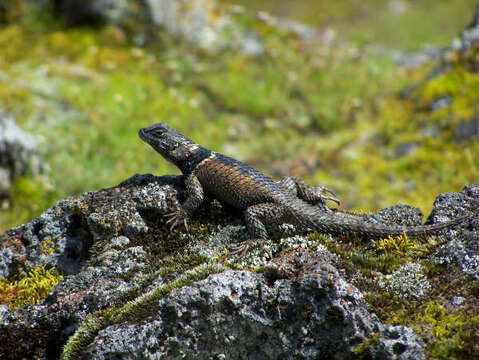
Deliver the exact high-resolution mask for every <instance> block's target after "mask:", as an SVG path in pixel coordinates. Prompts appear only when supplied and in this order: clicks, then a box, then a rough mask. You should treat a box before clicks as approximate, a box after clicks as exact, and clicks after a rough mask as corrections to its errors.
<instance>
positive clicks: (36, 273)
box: [0, 265, 62, 309]
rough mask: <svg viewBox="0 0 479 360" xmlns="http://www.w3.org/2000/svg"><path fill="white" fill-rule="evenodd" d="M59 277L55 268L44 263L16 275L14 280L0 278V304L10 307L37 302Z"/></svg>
mask: <svg viewBox="0 0 479 360" xmlns="http://www.w3.org/2000/svg"><path fill="white" fill-rule="evenodd" d="M61 279H62V276H61V275H60V274H59V273H58V271H57V270H56V269H54V268H52V269H46V268H45V266H44V265H40V266H39V267H37V268H34V269H33V270H31V271H29V272H28V273H26V274H25V273H22V274H20V275H18V276H17V279H16V280H9V279H5V278H0V304H4V305H7V306H8V307H10V308H11V309H16V308H19V307H23V306H27V305H33V304H38V303H39V302H40V301H41V300H43V299H44V298H45V297H46V296H47V294H48V293H49V292H50V290H51V289H52V288H53V287H54V286H55V285H56V284H58V283H59V282H60V280H61Z"/></svg>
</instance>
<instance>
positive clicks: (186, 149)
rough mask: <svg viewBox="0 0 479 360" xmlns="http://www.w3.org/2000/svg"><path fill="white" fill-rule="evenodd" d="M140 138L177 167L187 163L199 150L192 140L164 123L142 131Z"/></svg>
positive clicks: (139, 133)
mask: <svg viewBox="0 0 479 360" xmlns="http://www.w3.org/2000/svg"><path fill="white" fill-rule="evenodd" d="M138 135H139V136H140V138H141V139H142V140H143V141H145V142H147V143H148V144H150V145H151V147H153V149H155V150H156V151H157V152H158V153H160V155H161V156H163V157H164V158H165V159H166V160H168V161H170V162H172V163H173V164H175V165H179V164H182V163H184V162H185V161H187V160H188V159H189V158H190V157H191V156H192V155H194V153H195V150H196V149H197V148H198V145H196V144H195V143H194V142H193V141H192V140H190V139H188V138H187V137H186V136H184V135H183V134H182V133H180V132H179V131H176V130H175V129H172V128H170V127H169V126H168V125H166V124H164V123H158V124H155V125H151V126H148V127H146V128H142V129H140V131H139V132H138Z"/></svg>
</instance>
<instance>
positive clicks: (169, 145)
mask: <svg viewBox="0 0 479 360" xmlns="http://www.w3.org/2000/svg"><path fill="white" fill-rule="evenodd" d="M139 136H140V138H141V139H142V140H144V141H145V142H147V143H148V144H150V145H151V146H152V147H153V148H154V149H155V150H156V151H157V152H158V153H160V154H161V155H162V156H163V157H164V158H165V159H166V160H168V161H170V162H172V163H173V164H175V165H176V166H177V167H178V168H179V169H180V170H181V172H182V173H183V176H184V177H185V184H186V193H187V197H186V201H185V202H184V203H183V204H182V205H181V206H180V207H179V208H178V209H177V210H176V211H175V212H173V213H170V214H167V216H168V217H169V220H168V221H167V223H171V228H174V227H175V226H176V225H177V224H179V223H181V222H182V223H184V225H185V227H187V220H188V219H189V218H190V216H191V215H192V214H193V213H194V211H195V210H196V209H198V208H199V207H200V206H201V205H202V203H203V201H204V198H205V195H210V196H212V197H214V198H216V199H217V200H219V201H220V202H223V203H227V204H229V205H231V206H233V207H235V208H237V209H240V210H244V213H245V219H246V227H247V229H248V232H249V235H250V237H251V239H250V240H248V241H246V242H245V243H243V244H242V245H241V246H240V247H238V248H237V251H236V252H238V251H242V252H244V251H245V250H246V249H247V248H248V246H250V245H251V244H254V243H260V242H261V241H262V240H264V239H266V238H267V237H268V233H267V230H266V226H265V224H268V223H279V224H281V223H289V224H293V225H295V226H299V227H301V228H307V229H311V230H313V231H318V232H320V233H329V234H335V235H342V234H344V235H348V234H349V235H357V236H361V237H371V238H381V237H387V236H390V235H391V236H400V235H402V234H404V233H405V234H406V235H407V236H411V237H419V236H425V235H430V234H434V233H438V232H439V231H441V230H443V229H446V228H450V227H453V226H455V225H457V224H459V223H461V222H463V221H465V220H467V219H469V218H471V217H472V216H473V215H474V214H473V213H470V214H469V215H465V216H462V217H458V218H456V219H454V220H451V221H448V222H445V223H442V224H434V225H422V226H400V225H397V226H389V225H383V224H371V223H367V222H365V221H364V220H362V219H361V218H360V217H355V216H344V215H338V214H337V213H335V212H334V211H331V210H330V209H329V208H328V207H327V206H325V203H324V201H325V200H332V201H336V202H338V203H339V201H338V200H337V199H336V198H334V197H329V196H326V195H324V194H325V193H329V194H331V195H334V194H333V193H332V192H331V191H330V190H329V189H327V188H326V187H315V188H314V187H311V186H309V185H307V184H306V183H305V182H303V181H302V180H300V179H297V178H295V177H284V178H283V179H282V180H281V181H279V182H275V181H274V180H273V179H271V178H270V177H268V176H266V175H264V174H262V173H261V172H259V171H257V170H255V169H253V168H251V167H250V166H248V165H246V164H243V163H242V162H240V161H238V160H235V159H232V158H230V157H228V156H225V155H222V154H219V153H216V152H214V151H211V150H208V149H206V148H204V147H201V146H200V145H198V144H196V143H195V142H193V141H192V140H190V139H188V138H187V137H185V136H184V135H183V134H181V133H180V132H178V131H176V130H174V129H172V128H170V127H169V126H168V125H166V124H163V123H158V124H155V125H152V126H149V127H146V128H143V129H140V131H139Z"/></svg>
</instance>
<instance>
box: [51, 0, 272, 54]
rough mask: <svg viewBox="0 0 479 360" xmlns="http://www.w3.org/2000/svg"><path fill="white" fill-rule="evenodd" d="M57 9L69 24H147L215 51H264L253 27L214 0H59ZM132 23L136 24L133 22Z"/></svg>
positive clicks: (154, 30) (134, 27)
mask: <svg viewBox="0 0 479 360" xmlns="http://www.w3.org/2000/svg"><path fill="white" fill-rule="evenodd" d="M55 3H56V10H57V13H58V14H60V16H62V17H63V18H65V19H66V21H67V23H68V24H70V25H79V24H84V23H99V22H100V23H106V24H110V25H116V26H120V27H126V28H131V27H132V30H133V31H134V32H137V34H136V37H138V36H139V35H140V34H139V33H138V32H141V31H143V30H144V29H145V28H148V30H146V32H147V33H148V34H149V35H151V34H155V33H157V32H158V31H166V32H168V33H169V34H171V35H173V36H175V37H179V38H182V39H184V40H186V41H188V42H189V43H190V44H192V45H194V46H197V47H199V48H202V49H205V50H208V51H216V50H218V49H224V48H233V49H236V50H239V51H241V52H242V53H244V54H246V55H250V56H257V55H260V54H261V53H262V52H263V48H264V46H263V44H262V43H261V41H260V40H259V38H258V36H257V35H256V34H255V32H254V31H253V30H252V29H247V28H244V27H243V26H241V25H240V24H239V23H238V22H237V21H235V20H234V19H233V17H232V15H233V13H232V12H231V11H229V10H227V9H226V7H224V6H220V5H219V4H218V3H217V2H216V1H215V0H146V1H139V0H121V1H112V0H100V1H81V0H59V1H56V2H55ZM132 24H133V25H132Z"/></svg>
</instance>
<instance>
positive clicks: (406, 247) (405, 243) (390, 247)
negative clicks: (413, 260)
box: [372, 233, 418, 256]
mask: <svg viewBox="0 0 479 360" xmlns="http://www.w3.org/2000/svg"><path fill="white" fill-rule="evenodd" d="M372 244H373V247H374V249H375V250H376V252H378V253H384V254H396V255H401V256H405V255H407V254H409V253H410V252H411V251H413V250H417V249H418V244H416V243H415V242H414V241H412V240H410V239H409V238H408V237H407V235H406V234H405V233H404V234H402V235H401V236H396V237H392V236H391V235H389V236H388V237H387V238H385V239H379V240H373V241H372Z"/></svg>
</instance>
